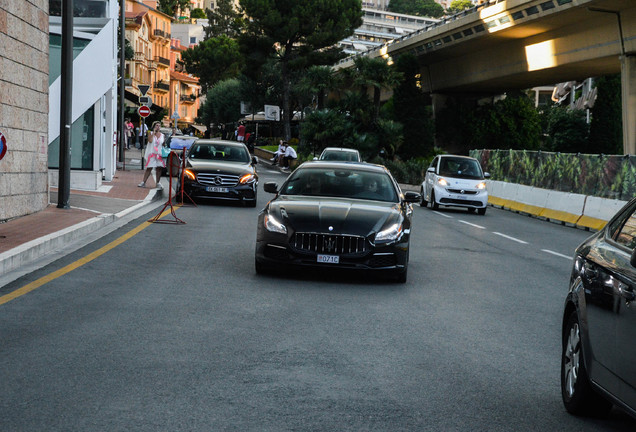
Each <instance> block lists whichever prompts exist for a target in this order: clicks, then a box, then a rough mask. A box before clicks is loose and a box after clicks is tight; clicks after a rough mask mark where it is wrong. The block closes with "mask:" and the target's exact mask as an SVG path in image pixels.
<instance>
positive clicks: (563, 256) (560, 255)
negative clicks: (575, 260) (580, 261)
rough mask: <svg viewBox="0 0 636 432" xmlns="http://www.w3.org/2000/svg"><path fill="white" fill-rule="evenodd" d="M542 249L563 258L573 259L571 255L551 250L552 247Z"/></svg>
mask: <svg viewBox="0 0 636 432" xmlns="http://www.w3.org/2000/svg"><path fill="white" fill-rule="evenodd" d="M541 251H542V252H546V253H549V254H552V255H556V256H558V257H561V258H565V259H567V260H571V259H572V257H571V256H567V255H563V254H560V253H558V252H554V251H551V250H550V249H541Z"/></svg>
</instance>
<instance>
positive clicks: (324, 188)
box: [255, 161, 420, 282]
mask: <svg viewBox="0 0 636 432" xmlns="http://www.w3.org/2000/svg"><path fill="white" fill-rule="evenodd" d="M264 190H265V192H270V193H274V194H276V196H275V197H274V199H272V200H271V201H270V202H269V203H268V204H267V205H266V207H265V208H264V209H263V210H262V211H261V212H260V214H259V216H258V226H257V234H256V253H255V265H256V272H257V273H263V272H267V271H273V270H274V269H277V268H281V267H283V268H287V267H289V266H293V267H317V268H341V269H352V270H373V271H378V272H383V273H386V274H388V275H390V276H392V277H395V278H396V279H397V280H398V281H399V282H406V276H407V269H408V262H409V238H410V232H411V217H412V214H413V206H412V204H411V203H414V202H418V201H419V200H420V195H419V194H418V193H416V192H406V193H403V192H402V191H401V190H400V187H399V185H398V184H397V182H396V181H395V180H394V179H393V177H392V176H391V174H390V173H389V171H388V170H387V169H386V168H385V167H383V166H381V165H372V164H366V163H351V162H325V161H320V162H318V161H316V162H313V161H312V162H305V163H303V164H302V165H300V166H299V167H298V168H297V169H296V170H295V171H294V172H293V173H292V174H291V175H290V176H289V177H288V178H287V180H286V181H285V182H284V183H283V184H282V186H280V188H279V187H278V185H277V184H276V183H273V182H270V183H265V185H264Z"/></svg>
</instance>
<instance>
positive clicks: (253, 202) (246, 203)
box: [245, 200, 256, 207]
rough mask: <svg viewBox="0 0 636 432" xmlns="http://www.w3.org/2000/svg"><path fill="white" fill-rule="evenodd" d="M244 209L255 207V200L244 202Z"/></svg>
mask: <svg viewBox="0 0 636 432" xmlns="http://www.w3.org/2000/svg"><path fill="white" fill-rule="evenodd" d="M245 207H256V200H254V201H245Z"/></svg>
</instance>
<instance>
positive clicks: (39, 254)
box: [0, 149, 169, 287]
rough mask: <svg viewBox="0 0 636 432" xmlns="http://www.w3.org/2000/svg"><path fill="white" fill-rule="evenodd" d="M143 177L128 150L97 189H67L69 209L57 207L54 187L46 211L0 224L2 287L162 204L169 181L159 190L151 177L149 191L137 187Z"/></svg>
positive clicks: (138, 154)
mask: <svg viewBox="0 0 636 432" xmlns="http://www.w3.org/2000/svg"><path fill="white" fill-rule="evenodd" d="M142 178H143V170H142V169H141V151H140V150H137V149H131V150H127V151H126V164H125V167H120V168H118V170H117V172H116V173H115V177H114V178H113V180H112V181H110V182H103V185H102V187H101V188H100V190H98V191H86V190H75V189H72V190H71V194H70V197H69V204H70V206H71V208H70V209H60V208H57V199H58V191H57V188H50V191H49V203H50V204H49V206H48V207H47V208H46V209H44V210H43V211H41V212H38V213H34V214H30V215H27V216H22V217H19V218H16V219H12V220H10V221H8V222H5V223H1V224H0V287H2V286H4V285H5V284H7V283H9V282H11V281H13V280H15V279H17V278H18V277H20V276H22V275H23V274H26V273H28V272H29V271H32V270H33V269H34V268H37V266H36V267H33V266H34V265H36V264H38V265H45V264H46V263H47V262H51V261H53V260H55V259H57V258H59V257H60V256H63V255H65V254H67V253H70V252H72V251H73V250H74V249H77V248H79V247H81V246H83V245H84V244H87V243H88V241H93V240H95V239H97V238H99V236H100V235H98V234H99V233H100V232H101V231H102V230H105V229H106V228H107V227H109V226H111V225H118V224H115V223H116V222H121V223H125V222H127V221H129V220H132V219H134V218H136V217H139V216H141V215H142V214H144V213H147V212H149V211H151V210H152V209H153V208H154V207H159V206H161V205H163V204H164V203H165V201H166V200H167V197H168V180H169V179H168V178H165V177H164V178H162V181H161V183H162V185H163V187H164V190H163V192H160V191H158V190H157V189H155V184H154V177H153V178H152V179H148V182H147V187H145V188H140V187H138V186H137V185H138V184H139V182H141V180H142ZM121 223H120V224H121ZM111 229H115V228H113V227H111ZM101 234H102V235H104V234H105V233H101Z"/></svg>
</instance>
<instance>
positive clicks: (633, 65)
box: [621, 55, 636, 155]
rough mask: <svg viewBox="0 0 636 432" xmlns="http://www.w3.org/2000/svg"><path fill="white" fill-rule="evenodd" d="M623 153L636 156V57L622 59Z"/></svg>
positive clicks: (625, 56)
mask: <svg viewBox="0 0 636 432" xmlns="http://www.w3.org/2000/svg"><path fill="white" fill-rule="evenodd" d="M621 81H622V82H621V93H622V99H623V152H624V154H631V155H634V154H636V56H628V55H624V56H622V57H621Z"/></svg>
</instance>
